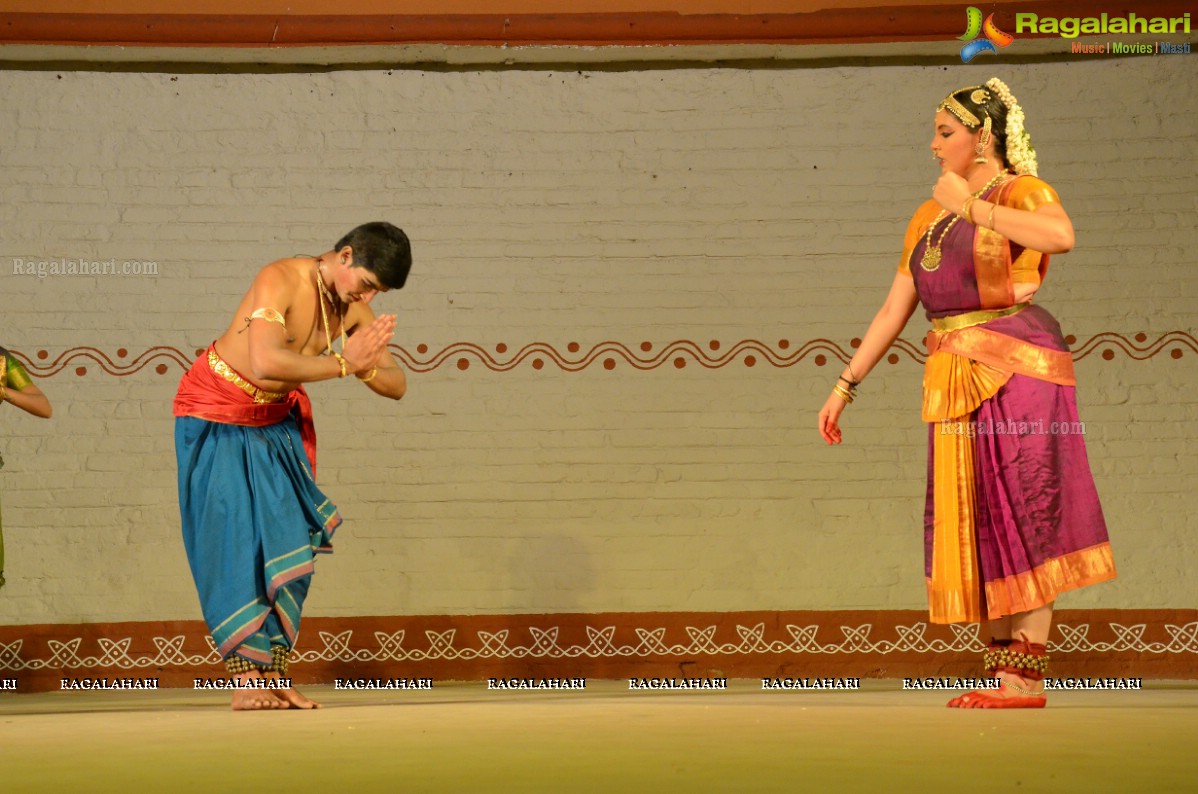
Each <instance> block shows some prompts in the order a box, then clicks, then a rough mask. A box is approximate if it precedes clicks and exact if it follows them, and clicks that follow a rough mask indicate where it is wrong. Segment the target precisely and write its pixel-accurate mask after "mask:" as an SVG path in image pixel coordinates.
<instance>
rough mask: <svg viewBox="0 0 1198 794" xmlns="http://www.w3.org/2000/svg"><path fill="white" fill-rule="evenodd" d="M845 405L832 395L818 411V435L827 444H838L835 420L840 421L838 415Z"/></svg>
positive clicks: (837, 430) (838, 434) (838, 432)
mask: <svg viewBox="0 0 1198 794" xmlns="http://www.w3.org/2000/svg"><path fill="white" fill-rule="evenodd" d="M846 405H848V403H846V402H845V401H844V400H842V399H840V397H838V396H836V395H835V394H832V395H831V396H829V397H828V400H827V402H825V403H824V407H823V408H821V409H820V412H819V434H820V435H821V436H823V437H824V441H826V442H827V443H829V444H839V443H840V425H839V424H837V420H839V419H840V414H841V413H843V412H844V407H845V406H846Z"/></svg>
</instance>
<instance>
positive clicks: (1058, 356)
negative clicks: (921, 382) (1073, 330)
mask: <svg viewBox="0 0 1198 794" xmlns="http://www.w3.org/2000/svg"><path fill="white" fill-rule="evenodd" d="M927 344H928V352H929V353H935V352H936V351H944V352H946V353H955V354H957V355H960V356H965V357H966V358H971V359H973V360H974V361H980V362H982V363H985V364H989V365H990V366H993V367H997V368H998V369H1001V370H1004V371H1007V372H1012V373H1014V374H1016V375H1027V376H1028V377H1031V378H1037V379H1039V380H1046V381H1048V382H1050V383H1056V384H1058V385H1060V386H1074V385H1076V384H1077V379H1076V377H1075V376H1074V373H1073V357H1072V356H1071V355H1070V354H1069V351H1068V350H1050V349H1048V348H1045V347H1040V346H1038V345H1033V344H1032V343H1030V342H1025V341H1023V340H1022V339H1016V338H1014V337H1011V336H1007V335H1006V334H1000V333H998V332H997V331H991V330H988V329H986V328H982V327H980V326H970V327H967V328H961V329H959V330H956V331H946V332H943V333H938V332H936V331H933V332H931V333H930V334H929V335H928V339H927Z"/></svg>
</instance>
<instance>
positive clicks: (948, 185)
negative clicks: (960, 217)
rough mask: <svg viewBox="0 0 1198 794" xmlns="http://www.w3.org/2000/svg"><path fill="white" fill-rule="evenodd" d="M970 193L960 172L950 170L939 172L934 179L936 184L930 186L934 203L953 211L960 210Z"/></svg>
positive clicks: (967, 184)
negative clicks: (938, 176) (938, 175)
mask: <svg viewBox="0 0 1198 794" xmlns="http://www.w3.org/2000/svg"><path fill="white" fill-rule="evenodd" d="M970 195H971V194H970V192H969V183H967V182H966V181H965V179H964V177H962V176H961V175H960V174H955V173H953V172H952V171H945V172H944V173H943V174H941V175H940V178H939V179H937V180H936V186H935V187H933V188H932V198H934V199H936V203H937V204H939V205H940V206H941V207H944V208H945V209H946V210H948V211H949V212H953V213H957V212H960V211H961V205H962V204H964V203H965V199H967V198H969V196H970ZM970 222H971V223H972V221H970Z"/></svg>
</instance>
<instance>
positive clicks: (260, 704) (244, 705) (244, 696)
mask: <svg viewBox="0 0 1198 794" xmlns="http://www.w3.org/2000/svg"><path fill="white" fill-rule="evenodd" d="M234 680H235V681H237V683H239V684H242V685H243V686H245V688H244V689H235V690H233V710H234V711H267V710H270V709H284V708H287V707H286V706H285V705H283V704H282V703H280V702H279V699H278V698H277V697H275V696H274V695H272V694H271V691H270V690H269V689H258V688H257V687H255V686H254V685H253V684H251V683H250V682H252V681H261V680H262V673H260V672H258V671H257V670H251V671H249V672H248V673H242V674H241V675H238V676H236V678H235V679H234Z"/></svg>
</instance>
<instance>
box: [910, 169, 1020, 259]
mask: <svg viewBox="0 0 1198 794" xmlns="http://www.w3.org/2000/svg"><path fill="white" fill-rule="evenodd" d="M1006 175H1007V172H1006V171H999V172H998V173H997V174H995V175H994V178H993V179H991V180H990V181H989V182H987V183H986V184H985V185H982V189H981V190H979V191H977V192H976V193H974V194H973V197H974V198H975V199H977V198H981V197H982V194H983V193H985V192H986V191H987V190H989V189H990V188H992V187H994V186H995V185H997V184H998V183H999V182H1001V181H1002V178H1003V177H1005V176H1006ZM946 215H948V210H944V209H942V210H940V214H939V215H937V216H936V220H934V221H932V225H931V226H929V227H928V234H927V240H926V243H925V245H924V249H923V256H922V257H920V259H919V266H920V267H922V268H923V269H924V270H926V271H928V272H929V273H932V272H934V271H936V270H939V269H940V244H941V243H943V242H944V236H945V235H946V234H948V230H949V229H951V228H953V225H954V224H956V222H957V221H959V220H961V216H960V215H953V219H952V220H951V221H949V222H948V225H947V226H945V227H944V230H943V231H941V232H940V236H939V237H937V238H936V242H932V232H933V230H935V228H936V224H938V223H940V221H942V220H944V218H945V216H946Z"/></svg>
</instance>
